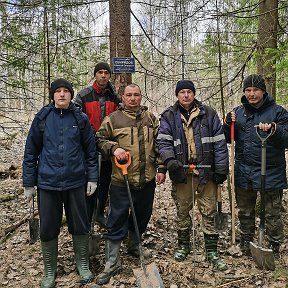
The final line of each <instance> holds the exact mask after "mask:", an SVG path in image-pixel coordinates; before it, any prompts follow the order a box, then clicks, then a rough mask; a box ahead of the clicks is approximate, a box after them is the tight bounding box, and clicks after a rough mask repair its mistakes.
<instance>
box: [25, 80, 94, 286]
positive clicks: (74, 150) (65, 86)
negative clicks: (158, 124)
mask: <svg viewBox="0 0 288 288" xmlns="http://www.w3.org/2000/svg"><path fill="white" fill-rule="evenodd" d="M73 95H74V90H73V88H72V86H71V83H70V82H69V81H67V80H65V79H63V78H60V79H57V80H55V81H54V82H52V83H51V87H50V97H51V99H52V103H50V104H49V105H47V106H44V107H43V108H42V109H41V110H40V111H39V112H38V113H37V114H36V116H35V118H34V120H33V122H32V125H31V127H30V130H29V134H28V136H27V141H26V145H25V152H24V160H23V186H24V195H25V196H26V197H27V199H28V200H29V201H34V199H33V197H34V196H35V195H36V188H35V187H37V192H38V207H39V215H40V239H41V248H42V254H43V262H44V278H43V279H42V281H41V288H53V287H55V278H56V274H57V255H58V235H59V233H60V227H61V221H62V213H63V204H64V208H65V215H66V218H67V224H68V231H69V232H70V233H71V234H72V239H73V247H74V252H75V260H76V267H77V270H78V272H79V274H80V284H85V283H88V282H90V281H91V280H92V279H93V274H92V273H91V271H90V270H89V258H88V237H89V220H88V214H87V207H86V193H87V195H92V194H93V193H94V192H95V190H96V188H97V180H98V179H97V178H98V162H97V151H96V144H95V138H94V134H93V130H92V127H91V125H90V123H89V120H88V117H87V116H86V115H85V114H84V113H83V112H82V111H81V109H80V108H79V107H76V106H75V104H73V103H72V102H71V99H72V98H73Z"/></svg>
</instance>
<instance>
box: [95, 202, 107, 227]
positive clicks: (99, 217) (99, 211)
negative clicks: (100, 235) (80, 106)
mask: <svg viewBox="0 0 288 288" xmlns="http://www.w3.org/2000/svg"><path fill="white" fill-rule="evenodd" d="M105 207H106V201H105V202H102V201H99V200H98V202H97V208H96V217H95V220H96V222H97V223H98V224H99V226H100V227H101V228H106V222H107V219H106V217H105Z"/></svg>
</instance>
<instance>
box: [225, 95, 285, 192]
mask: <svg viewBox="0 0 288 288" xmlns="http://www.w3.org/2000/svg"><path fill="white" fill-rule="evenodd" d="M241 102H242V104H243V105H240V106H238V107H236V108H235V109H234V111H235V113H236V122H235V136H234V137H235V185H236V186H237V187H241V188H243V189H247V187H248V182H250V181H251V182H252V186H253V189H254V190H256V191H257V190H260V188H261V140H260V139H259V137H258V136H257V134H256V128H255V125H258V124H259V123H260V122H262V123H272V122H275V123H276V125H277V126H276V131H275V133H274V134H273V135H272V136H271V138H269V139H268V140H267V148H266V189H265V190H267V191H273V190H277V189H283V188H287V179H286V162H285V148H288V112H287V111H286V110H285V109H284V108H283V107H281V106H279V105H277V104H276V103H275V101H274V99H273V98H272V97H271V96H269V95H268V94H267V93H266V94H264V102H263V105H262V106H261V107H259V108H258V109H256V108H254V107H253V106H251V105H250V104H249V103H248V101H247V99H246V97H245V96H243V97H242V98H241ZM224 132H225V136H226V140H227V142H231V128H230V126H228V125H224ZM260 132H261V131H259V133H260ZM260 135H262V137H267V135H268V134H267V133H266V132H262V134H260Z"/></svg>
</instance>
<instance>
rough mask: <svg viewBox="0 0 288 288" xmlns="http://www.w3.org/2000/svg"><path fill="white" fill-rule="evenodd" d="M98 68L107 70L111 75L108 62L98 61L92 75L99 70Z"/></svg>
mask: <svg viewBox="0 0 288 288" xmlns="http://www.w3.org/2000/svg"><path fill="white" fill-rule="evenodd" d="M99 70H107V71H108V72H109V74H110V76H111V69H110V66H109V64H108V63H105V62H100V63H98V64H96V66H95V68H94V77H95V75H96V73H97V71H99Z"/></svg>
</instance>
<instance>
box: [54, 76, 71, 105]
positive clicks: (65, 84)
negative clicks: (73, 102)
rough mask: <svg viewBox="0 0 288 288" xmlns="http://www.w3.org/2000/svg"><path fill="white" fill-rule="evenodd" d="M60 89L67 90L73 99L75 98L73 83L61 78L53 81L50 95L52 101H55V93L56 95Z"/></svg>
mask: <svg viewBox="0 0 288 288" xmlns="http://www.w3.org/2000/svg"><path fill="white" fill-rule="evenodd" d="M60 87H65V88H67V89H68V90H69V91H70V93H71V99H72V98H73V96H74V90H73V88H72V85H71V83H70V82H69V81H67V80H65V79H63V78H59V79H56V80H55V81H53V82H52V83H51V86H50V91H49V95H50V98H51V99H52V100H54V93H55V91H56V89H58V88H60Z"/></svg>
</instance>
